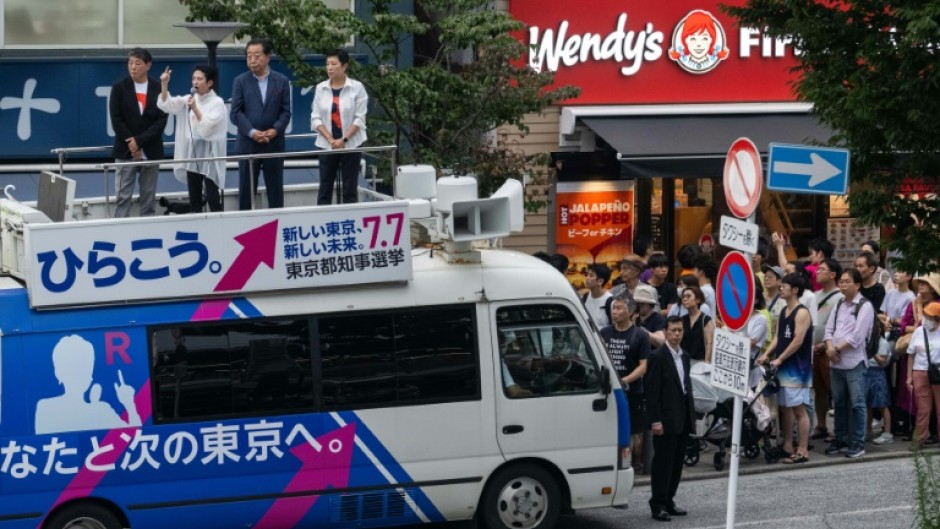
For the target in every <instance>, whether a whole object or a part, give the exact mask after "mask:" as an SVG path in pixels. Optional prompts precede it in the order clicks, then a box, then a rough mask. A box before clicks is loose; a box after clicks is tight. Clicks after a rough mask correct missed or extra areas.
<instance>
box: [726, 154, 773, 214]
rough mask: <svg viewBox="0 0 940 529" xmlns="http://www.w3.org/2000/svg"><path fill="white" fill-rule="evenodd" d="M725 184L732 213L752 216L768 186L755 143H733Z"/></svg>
mask: <svg viewBox="0 0 940 529" xmlns="http://www.w3.org/2000/svg"><path fill="white" fill-rule="evenodd" d="M723 182H724V187H725V199H726V200H727V201H728V209H730V210H731V213H732V214H733V215H734V216H735V217H737V218H739V219H746V218H748V217H749V216H751V213H754V209H756V208H757V204H758V203H759V202H760V193H761V188H763V186H764V171H763V169H762V167H761V161H760V152H758V150H757V147H756V146H755V145H754V142H752V141H751V140H749V139H747V138H738V139H737V140H735V141H734V143H732V144H731V148H730V149H728V154H727V156H725V172H724V180H723Z"/></svg>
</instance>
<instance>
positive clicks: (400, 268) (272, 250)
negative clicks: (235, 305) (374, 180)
mask: <svg viewBox="0 0 940 529" xmlns="http://www.w3.org/2000/svg"><path fill="white" fill-rule="evenodd" d="M26 255H27V256H28V257H27V258H28V259H29V260H30V262H29V265H28V266H29V272H28V278H27V285H28V291H29V299H30V305H31V306H32V307H37V308H38V307H51V306H63V305H85V304H109V303H124V302H127V301H142V300H153V299H178V298H199V297H205V296H212V295H225V294H237V295H242V294H246V293H250V292H261V291H275V290H288V289H297V288H311V287H325V286H339V285H351V284H361V283H375V282H387V281H406V280H408V279H410V278H411V241H410V230H409V225H408V204H407V203H406V202H400V201H399V202H373V203H362V204H356V205H346V206H322V207H305V208H289V209H278V210H263V211H262V210H256V211H243V212H231V213H210V214H200V215H173V216H166V217H147V218H133V219H111V220H101V221H87V222H67V223H54V224H30V225H27V229H26Z"/></svg>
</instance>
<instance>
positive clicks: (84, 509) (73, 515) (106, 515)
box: [42, 503, 122, 529]
mask: <svg viewBox="0 0 940 529" xmlns="http://www.w3.org/2000/svg"><path fill="white" fill-rule="evenodd" d="M121 525H122V524H121V522H120V520H118V518H117V516H115V515H114V513H112V512H111V511H110V510H108V509H107V508H105V507H102V506H101V505H97V504H94V503H81V504H76V505H69V506H68V507H65V508H63V509H62V510H60V511H58V512H56V513H55V514H53V515H52V516H50V517H49V518H48V519H47V520H46V523H44V524H43V526H42V527H43V529H121Z"/></svg>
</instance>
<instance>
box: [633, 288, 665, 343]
mask: <svg viewBox="0 0 940 529" xmlns="http://www.w3.org/2000/svg"><path fill="white" fill-rule="evenodd" d="M633 299H634V300H635V301H636V306H637V319H636V323H637V325H638V326H639V327H640V328H641V329H643V330H645V331H646V334H648V335H649V337H650V344H651V345H652V346H653V347H660V346H662V345H663V344H664V343H666V334H665V332H664V330H665V329H666V317H665V316H663V313H662V312H661V311H660V310H659V296H658V295H657V293H656V289H655V288H653V287H652V286H650V285H638V286H637V287H636V293H634V295H633Z"/></svg>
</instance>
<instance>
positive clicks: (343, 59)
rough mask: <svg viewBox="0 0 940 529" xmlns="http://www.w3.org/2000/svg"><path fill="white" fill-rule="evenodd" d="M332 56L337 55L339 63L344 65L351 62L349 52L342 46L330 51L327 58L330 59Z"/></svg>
mask: <svg viewBox="0 0 940 529" xmlns="http://www.w3.org/2000/svg"><path fill="white" fill-rule="evenodd" d="M330 57H336V59H337V60H338V61H339V63H340V64H342V65H344V66H345V65H347V64H349V52H348V51H346V50H344V49H342V48H336V49H335V50H333V51H331V52H328V53H327V54H326V58H327V59H329V58H330Z"/></svg>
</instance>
